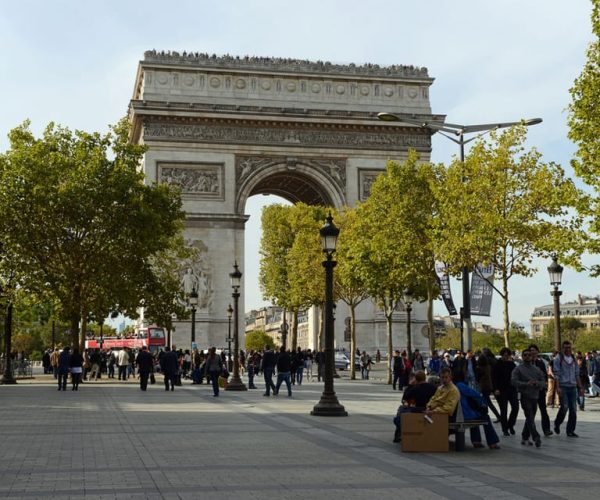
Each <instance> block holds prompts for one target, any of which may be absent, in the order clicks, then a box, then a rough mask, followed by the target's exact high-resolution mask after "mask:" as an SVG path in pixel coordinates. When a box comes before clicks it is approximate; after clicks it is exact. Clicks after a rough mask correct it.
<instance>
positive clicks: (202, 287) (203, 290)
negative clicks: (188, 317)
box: [180, 239, 214, 312]
mask: <svg viewBox="0 0 600 500" xmlns="http://www.w3.org/2000/svg"><path fill="white" fill-rule="evenodd" d="M185 244H186V245H187V246H189V247H191V248H193V249H195V255H194V256H192V257H190V258H188V259H185V260H184V261H183V262H181V271H180V277H181V283H182V290H184V288H185V286H189V283H188V282H190V283H192V284H193V287H194V288H195V289H196V291H197V293H198V306H197V308H196V310H197V311H198V312H209V311H210V309H211V306H212V301H213V296H214V289H213V269H212V266H211V265H210V263H209V249H208V247H207V246H206V244H205V243H204V242H203V241H202V240H199V239H186V240H185ZM188 270H191V272H189V271H188Z"/></svg>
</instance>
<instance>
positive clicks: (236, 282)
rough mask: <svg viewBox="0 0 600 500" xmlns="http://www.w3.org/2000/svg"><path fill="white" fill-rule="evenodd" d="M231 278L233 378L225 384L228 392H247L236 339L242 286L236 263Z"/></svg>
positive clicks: (230, 274) (237, 339)
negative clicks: (241, 375)
mask: <svg viewBox="0 0 600 500" xmlns="http://www.w3.org/2000/svg"><path fill="white" fill-rule="evenodd" d="M229 277H230V278H231V288H233V293H232V294H231V296H232V297H233V315H234V316H233V376H232V378H231V381H230V382H229V383H228V384H227V389H226V390H228V391H247V390H248V388H247V387H246V386H245V385H244V383H243V382H242V379H241V378H240V363H239V361H240V350H239V348H240V344H239V337H238V328H239V315H240V314H239V299H240V286H241V284H242V273H241V271H240V270H239V268H238V265H237V262H236V263H235V264H234V265H233V272H232V273H229Z"/></svg>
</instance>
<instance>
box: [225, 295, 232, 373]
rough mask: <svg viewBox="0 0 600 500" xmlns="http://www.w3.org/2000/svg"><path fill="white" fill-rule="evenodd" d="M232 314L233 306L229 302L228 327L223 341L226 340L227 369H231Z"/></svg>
mask: <svg viewBox="0 0 600 500" xmlns="http://www.w3.org/2000/svg"><path fill="white" fill-rule="evenodd" d="M232 314H233V307H231V304H229V307H228V308H227V321H228V328H227V338H226V339H225V341H226V342H227V357H228V361H227V370H228V371H231V369H232V366H231V342H232V341H233V339H232V338H231V316H232Z"/></svg>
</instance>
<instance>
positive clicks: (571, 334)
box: [544, 316, 586, 346]
mask: <svg viewBox="0 0 600 500" xmlns="http://www.w3.org/2000/svg"><path fill="white" fill-rule="evenodd" d="M585 330H586V326H585V323H582V322H581V321H580V320H579V319H577V318H574V317H572V316H563V317H561V318H560V335H561V339H562V340H570V341H571V342H572V343H573V345H575V344H577V339H578V337H579V334H580V333H581V332H583V331H585ZM554 332H555V327H554V321H551V322H550V323H548V324H547V325H545V326H544V334H546V335H548V336H549V337H550V338H552V339H554ZM552 345H553V346H554V342H553V343H552Z"/></svg>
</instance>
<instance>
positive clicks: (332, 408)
mask: <svg viewBox="0 0 600 500" xmlns="http://www.w3.org/2000/svg"><path fill="white" fill-rule="evenodd" d="M339 234H340V230H339V229H338V228H337V227H336V226H335V225H334V224H333V218H332V217H331V213H330V214H329V216H328V217H327V222H326V223H325V225H324V226H323V227H322V228H321V230H320V235H321V247H322V248H323V252H324V253H325V255H326V260H324V261H323V267H324V268H325V376H324V377H323V379H324V382H325V383H324V387H323V394H321V399H320V401H319V402H318V403H317V404H316V405H315V406H314V407H313V410H312V411H311V412H310V414H311V415H315V416H320V417H346V416H348V412H346V410H345V409H344V407H343V406H342V405H341V404H340V403H339V401H338V398H337V396H336V395H335V391H334V388H333V369H334V366H335V355H334V350H333V349H334V347H333V268H334V267H335V266H336V264H337V262H336V261H335V260H333V252H335V247H336V244H337V238H338V235H339Z"/></svg>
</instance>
